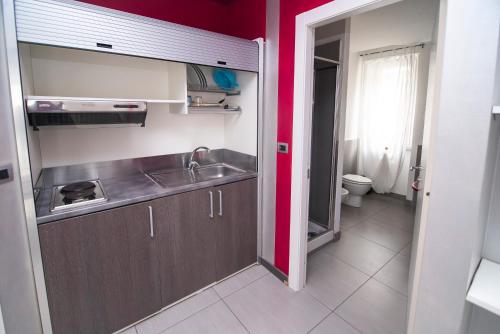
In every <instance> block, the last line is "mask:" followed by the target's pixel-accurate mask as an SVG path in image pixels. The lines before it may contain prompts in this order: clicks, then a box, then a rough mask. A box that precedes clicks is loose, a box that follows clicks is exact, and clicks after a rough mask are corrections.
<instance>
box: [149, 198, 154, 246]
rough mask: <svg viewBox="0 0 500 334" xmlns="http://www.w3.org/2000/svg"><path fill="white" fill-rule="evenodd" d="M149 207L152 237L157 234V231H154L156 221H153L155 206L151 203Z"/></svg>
mask: <svg viewBox="0 0 500 334" xmlns="http://www.w3.org/2000/svg"><path fill="white" fill-rule="evenodd" d="M148 209H149V235H150V236H151V238H154V236H155V231H154V226H153V224H154V222H153V207H152V206H151V205H149V206H148Z"/></svg>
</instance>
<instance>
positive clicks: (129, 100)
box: [25, 96, 186, 104]
mask: <svg viewBox="0 0 500 334" xmlns="http://www.w3.org/2000/svg"><path fill="white" fill-rule="evenodd" d="M25 99H27V100H63V101H64V100H68V101H70V100H72V101H117V102H118V101H122V102H123V101H128V102H146V103H165V104H183V103H186V100H163V99H128V98H103V97H69V96H26V97H25Z"/></svg>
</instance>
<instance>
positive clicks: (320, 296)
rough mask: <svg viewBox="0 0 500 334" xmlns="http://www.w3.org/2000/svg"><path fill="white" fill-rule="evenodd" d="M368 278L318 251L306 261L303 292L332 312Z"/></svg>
mask: <svg viewBox="0 0 500 334" xmlns="http://www.w3.org/2000/svg"><path fill="white" fill-rule="evenodd" d="M368 278H369V276H367V275H365V274H363V273H362V272H361V271H359V270H357V269H354V268H353V267H351V266H350V265H347V264H345V263H344V262H342V261H340V260H337V259H336V258H335V257H334V256H332V255H330V254H328V253H326V252H321V251H319V252H316V253H314V254H312V255H310V256H309V259H308V261H307V282H306V287H305V289H304V291H306V292H308V293H309V294H311V296H313V297H314V298H316V299H317V300H319V301H320V302H321V303H323V304H324V305H326V306H327V307H328V308H330V309H331V310H334V309H335V308H336V307H337V306H339V305H340V304H341V303H342V302H343V301H344V300H345V299H346V298H347V297H349V296H350V295H351V294H352V293H353V292H354V291H356V289H357V288H359V287H360V286H361V285H362V284H363V283H364V282H366V281H367V280H368Z"/></svg>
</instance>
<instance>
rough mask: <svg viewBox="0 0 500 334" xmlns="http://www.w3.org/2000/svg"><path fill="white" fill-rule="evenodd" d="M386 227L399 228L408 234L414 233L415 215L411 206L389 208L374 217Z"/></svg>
mask: <svg viewBox="0 0 500 334" xmlns="http://www.w3.org/2000/svg"><path fill="white" fill-rule="evenodd" d="M372 218H373V219H375V220H377V221H379V222H380V223H381V224H383V225H386V226H392V227H397V228H400V229H403V230H405V231H408V232H413V226H414V221H415V213H414V210H413V208H411V207H410V206H409V205H402V206H388V207H386V208H385V209H383V210H381V211H379V212H378V213H376V214H375V215H373V216H372Z"/></svg>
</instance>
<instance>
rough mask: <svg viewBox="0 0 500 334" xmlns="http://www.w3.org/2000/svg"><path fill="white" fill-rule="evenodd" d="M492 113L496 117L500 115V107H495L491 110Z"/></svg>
mask: <svg viewBox="0 0 500 334" xmlns="http://www.w3.org/2000/svg"><path fill="white" fill-rule="evenodd" d="M491 113H492V114H493V115H494V116H496V115H500V106H493V108H492V109H491Z"/></svg>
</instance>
